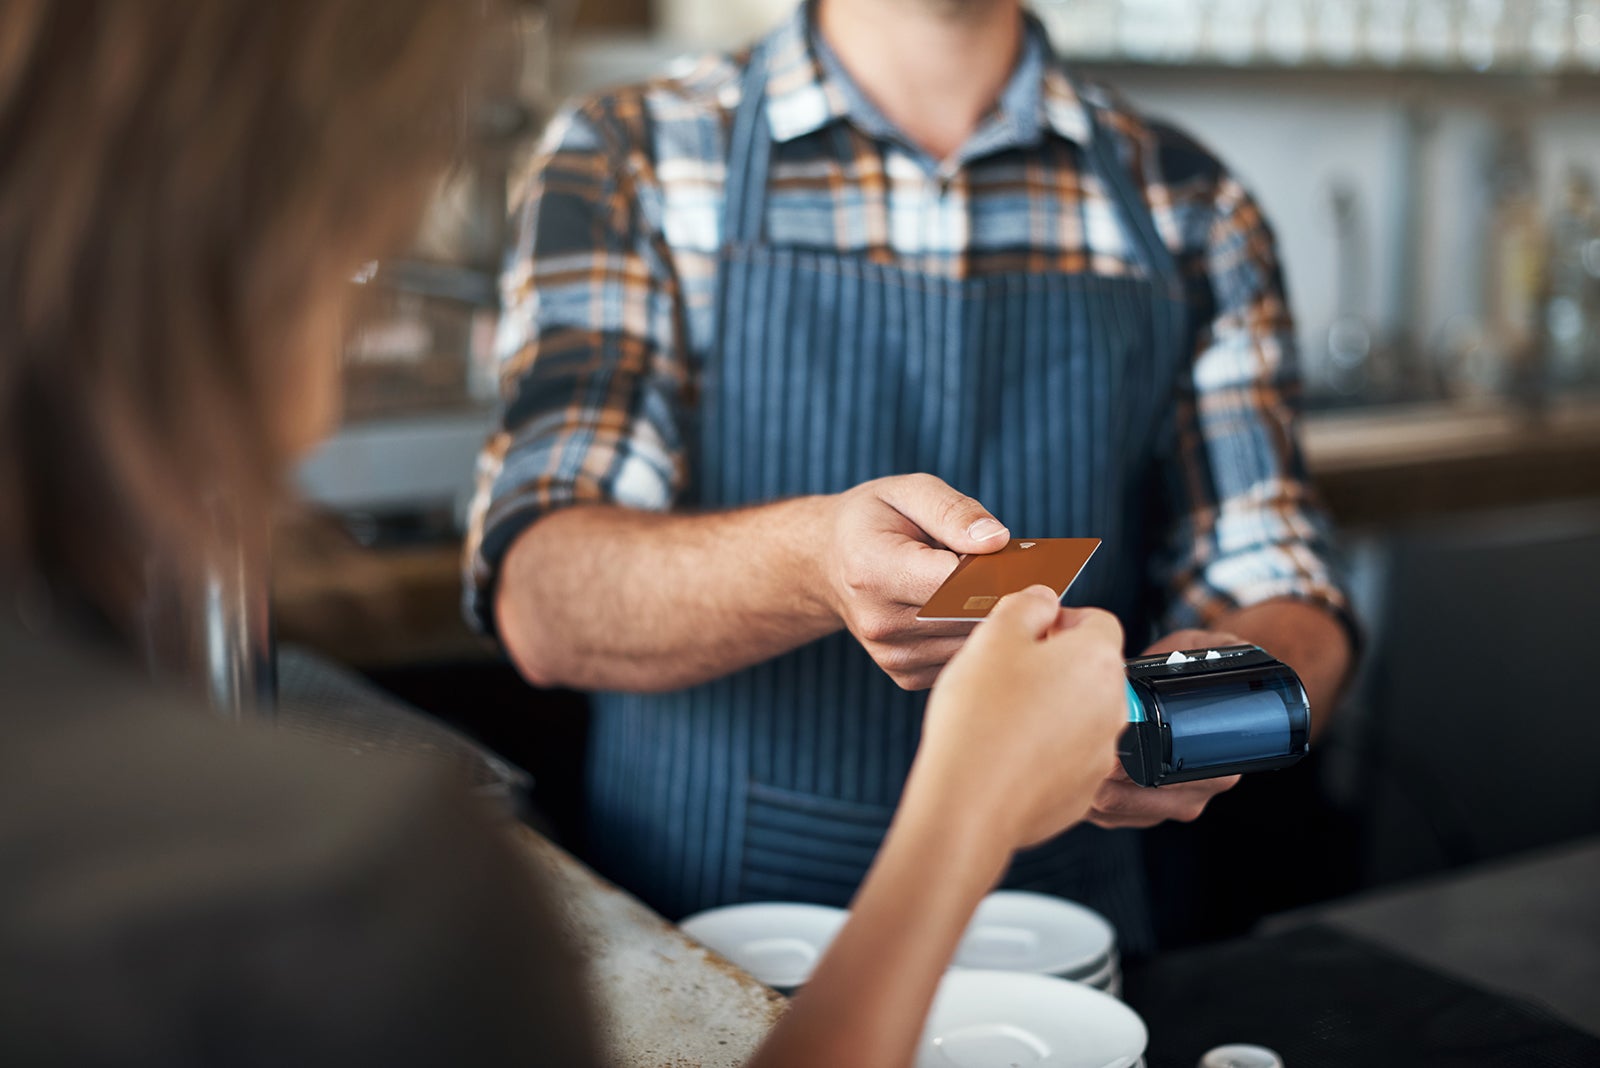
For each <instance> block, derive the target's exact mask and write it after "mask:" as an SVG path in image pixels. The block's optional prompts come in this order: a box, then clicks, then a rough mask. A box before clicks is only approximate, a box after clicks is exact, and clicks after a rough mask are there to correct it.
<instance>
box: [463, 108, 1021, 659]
mask: <svg viewBox="0 0 1600 1068" xmlns="http://www.w3.org/2000/svg"><path fill="white" fill-rule="evenodd" d="M639 112H640V105H639V102H638V101H636V100H634V101H632V102H631V103H627V104H626V105H625V106H624V105H623V104H619V102H618V100H617V99H615V98H601V99H598V100H595V101H592V102H590V103H589V104H587V105H584V106H583V107H582V108H580V109H579V110H578V111H576V112H573V113H570V114H568V115H566V116H564V117H563V118H561V119H560V120H558V121H557V122H556V123H555V124H554V125H553V128H552V133H551V140H550V143H549V146H548V148H547V150H546V152H545V154H544V155H543V157H542V158H541V161H540V163H539V165H538V167H537V168H536V170H535V172H534V180H533V181H532V182H531V183H530V185H529V187H528V191H527V193H526V195H525V198H524V207H523V208H522V210H521V212H520V216H519V217H520V225H519V231H520V232H519V236H518V239H517V241H518V244H517V249H518V255H517V256H516V258H515V262H514V265H513V267H512V269H511V270H510V271H508V272H507V276H506V280H505V293H504V305H505V311H504V314H503V319H502V323H501V339H500V344H501V348H502V352H503V354H504V366H503V370H502V379H503V381H502V385H503V393H504V396H505V406H504V409H503V412H502V414H501V425H500V427H499V430H498V432H497V433H496V434H495V435H494V436H493V437H492V438H491V440H490V442H489V444H488V446H487V447H486V448H485V450H484V453H483V455H482V457H481V458H480V461H479V482H478V495H477V497H476V499H475V501H474V507H473V515H472V523H471V528H470V532H469V538H468V564H469V574H468V597H469V607H470V611H471V612H472V614H473V616H474V617H475V618H476V620H477V622H478V623H479V624H480V625H481V626H483V627H484V628H485V629H490V630H497V631H498V633H499V636H500V637H501V639H502V641H503V642H504V644H505V647H506V649H507V650H508V652H509V653H510V654H511V656H512V658H513V659H514V660H515V661H516V663H517V665H518V666H519V667H520V668H521V670H522V671H523V673H524V674H525V675H527V676H528V677H529V678H530V679H532V680H533V681H535V682H538V683H543V684H563V685H568V686H575V687H582V688H589V689H608V690H662V689H675V688H678V687H683V686H687V685H691V684H693V683H697V682H702V681H705V680H708V679H712V678H716V677H718V676H721V675H725V674H728V673H729V672H731V671H734V670H737V669H738V668H741V667H744V666H747V665H750V664H754V663H757V662H760V661H762V660H766V659H768V658H770V657H772V656H774V655H776V654H778V653H781V652H784V651H786V650H788V649H792V648H795V647H797V646H799V645H802V644H804V643H806V642H809V641H811V640H814V639H816V638H818V637H820V636H822V635H824V634H828V633H830V632H832V631H836V630H838V629H839V628H840V627H846V628H848V629H849V630H850V631H851V633H852V634H854V635H855V636H856V637H857V638H858V639H859V640H860V641H861V643H862V645H863V646H864V647H865V648H866V649H867V651H868V652H869V653H871V654H872V656H873V657H874V659H875V660H876V661H877V662H878V663H879V665H881V666H882V667H883V669H884V670H885V671H886V672H888V673H889V675H890V676H891V677H893V678H894V679H895V681H896V682H898V683H899V684H900V685H902V686H905V687H907V688H911V689H920V688H926V687H927V686H929V685H931V684H932V681H933V677H934V675H935V674H936V673H937V672H938V670H939V669H940V668H941V667H942V666H943V665H944V663H945V662H946V661H947V660H948V659H949V658H950V656H951V655H953V654H954V652H955V650H956V649H957V648H959V647H960V641H961V639H962V637H963V636H964V634H965V633H966V631H967V630H968V629H969V628H967V627H965V626H956V627H950V626H946V627H930V626H927V625H919V624H917V623H916V622H915V619H914V617H915V614H916V607H917V606H919V605H921V604H922V602H923V601H924V600H926V599H927V597H928V596H929V595H930V594H931V593H932V592H933V591H934V590H935V589H936V588H937V587H938V586H939V584H940V583H941V582H942V581H943V580H944V578H945V577H946V576H947V575H948V574H949V573H950V571H951V570H953V569H954V567H955V564H956V554H957V553H970V552H988V551H993V550H995V549H999V548H1001V547H1002V546H1004V545H1005V543H1006V531H1005V529H1004V528H1003V527H1002V526H1001V525H1000V524H999V523H998V522H996V521H995V520H994V519H993V517H991V516H989V514H988V513H987V512H986V511H984V510H983V508H982V506H981V505H979V504H978V503H977V502H975V501H972V500H970V499H968V498H966V497H963V496H962V495H960V494H959V493H956V492H955V491H954V490H952V489H951V488H950V487H948V486H946V485H944V483H942V482H939V481H938V480H937V479H933V478H931V477H929V476H908V477H904V478H897V479H886V480H882V481H879V482H874V483H869V484H867V485H865V486H861V487H857V488H856V489H854V490H852V491H850V492H848V493H845V494H842V495H839V496H836V497H813V498H807V499H801V500H791V501H784V502H780V503H775V504H770V505H766V506H763V507H753V508H748V509H744V510H741V511H736V512H727V513H722V514H677V513H675V512H674V509H675V508H676V507H677V505H678V502H679V498H680V495H681V493H682V491H683V489H684V486H685V484H686V483H687V481H688V480H689V477H690V476H689V472H688V471H687V464H688V450H687V447H686V444H685V442H686V439H687V431H686V429H685V427H686V426H687V425H688V424H689V423H691V422H692V421H693V419H694V418H695V417H696V413H695V411H694V404H695V400H694V393H695V386H694V385H693V378H694V372H693V370H692V368H691V363H692V360H691V359H690V357H689V355H688V341H687V338H686V334H685V329H684V325H683V324H684V322H685V320H686V317H687V316H688V315H689V310H688V309H687V308H686V307H685V302H684V297H683V294H682V291H681V288H680V285H679V280H678V278H677V276H676V275H675V273H674V269H673V262H674V261H673V256H672V253H671V250H670V249H669V248H668V247H667V244H666V242H665V240H664V239H663V238H662V236H661V223H660V220H659V219H658V218H656V217H655V216H654V215H653V214H652V212H653V210H655V209H653V208H652V205H658V204H659V200H660V185H659V182H658V181H657V180H656V178H655V176H654V175H653V174H652V172H651V163H650V160H649V153H648V152H647V151H646V150H645V148H644V147H642V143H643V141H644V139H645V137H646V135H645V133H644V131H643V130H642V129H640V128H639V126H638V123H637V115H638V114H639ZM985 523H987V525H986V526H978V527H977V528H976V529H974V526H975V524H985Z"/></svg>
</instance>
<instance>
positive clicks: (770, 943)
mask: <svg viewBox="0 0 1600 1068" xmlns="http://www.w3.org/2000/svg"><path fill="white" fill-rule="evenodd" d="M848 915H849V913H847V912H845V911H844V910H843V909H833V908H828V907H827V906H825V905H796V904H788V903H785V902H770V903H769V902H763V903H760V904H753V905H729V906H727V907H726V908H720V909H710V910H708V911H706V912H701V913H696V914H695V915H693V916H690V917H689V918H688V919H686V920H684V921H683V923H682V924H681V925H680V926H681V927H682V928H683V932H684V934H686V935H688V936H689V937H690V938H693V939H694V940H695V941H697V942H699V943H701V944H702V945H705V946H709V947H710V948H712V949H714V950H716V951H717V952H718V953H721V954H722V955H723V956H724V957H727V958H728V959H729V960H731V961H733V963H735V964H737V965H738V966H739V967H741V968H743V969H744V970H745V971H747V972H749V973H750V974H751V975H753V976H755V977H756V978H757V979H759V980H761V981H762V982H763V983H766V984H767V985H768V986H775V987H784V988H790V987H797V986H800V985H801V984H803V983H804V982H805V981H806V980H807V979H810V978H811V972H812V970H813V969H814V968H816V966H817V961H818V960H820V959H821V957H822V954H823V952H824V951H825V950H826V949H827V948H828V945H829V943H831V942H832V941H833V937H834V935H836V934H838V933H839V928H840V927H843V926H844V921H845V918H846V917H847V916H848Z"/></svg>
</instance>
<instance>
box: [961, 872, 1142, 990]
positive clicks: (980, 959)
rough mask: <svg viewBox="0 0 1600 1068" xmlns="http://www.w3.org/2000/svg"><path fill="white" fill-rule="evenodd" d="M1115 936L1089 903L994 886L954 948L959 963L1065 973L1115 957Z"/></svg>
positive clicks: (1093, 970) (1089, 969)
mask: <svg viewBox="0 0 1600 1068" xmlns="http://www.w3.org/2000/svg"><path fill="white" fill-rule="evenodd" d="M1116 943H1117V936H1116V932H1115V931H1114V930H1113V929H1112V927H1111V924H1110V923H1109V922H1107V920H1106V918H1105V917H1104V916H1102V915H1100V914H1099V913H1098V912H1095V911H1094V910H1093V909H1088V908H1084V907H1083V906H1082V905H1079V904H1077V903H1076V902H1072V901H1067V900H1065V899H1063V898H1059V897H1051V896H1050V895H1048V894H1033V893H1028V892H1026V891H1022V890H997V891H995V892H994V893H992V894H990V895H989V896H988V897H986V898H984V899H983V902H982V903H981V904H980V905H979V906H978V911H977V912H976V913H975V914H974V915H973V917H972V922H971V923H970V924H969V925H968V926H967V933H966V935H965V936H963V938H962V940H961V945H960V947H959V948H957V950H956V956H955V961H954V964H955V966H956V967H958V968H984V969H990V970H994V971H1006V972H1037V973H1040V974H1043V975H1059V976H1062V977H1064V978H1068V979H1075V978H1080V977H1087V976H1091V975H1095V974H1098V973H1100V972H1103V971H1105V969H1106V968H1107V967H1108V966H1109V965H1110V964H1113V963H1115V962H1114V961H1113V957H1114V955H1115V952H1116Z"/></svg>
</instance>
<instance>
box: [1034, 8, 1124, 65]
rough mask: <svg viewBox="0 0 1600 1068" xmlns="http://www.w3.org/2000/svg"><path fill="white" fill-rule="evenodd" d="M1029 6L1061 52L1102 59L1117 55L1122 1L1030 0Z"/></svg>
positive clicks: (1067, 54) (1079, 57)
mask: <svg viewBox="0 0 1600 1068" xmlns="http://www.w3.org/2000/svg"><path fill="white" fill-rule="evenodd" d="M1032 6H1033V10H1034V14H1036V15H1038V16H1039V20H1040V21H1041V22H1043V23H1044V25H1045V28H1046V29H1047V30H1048V31H1049V32H1050V39H1051V41H1053V42H1054V43H1055V46H1056V48H1057V49H1058V50H1059V51H1060V52H1061V53H1062V54H1063V55H1066V56H1071V57H1073V58H1076V59H1102V58H1106V57H1109V56H1114V55H1116V54H1117V50H1118V45H1117V27H1118V18H1119V15H1120V13H1121V9H1122V0H1034V3H1033V5H1032Z"/></svg>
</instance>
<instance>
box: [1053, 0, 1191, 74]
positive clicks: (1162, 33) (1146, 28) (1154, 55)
mask: <svg viewBox="0 0 1600 1068" xmlns="http://www.w3.org/2000/svg"><path fill="white" fill-rule="evenodd" d="M1173 6H1174V5H1173V4H1172V3H1170V0H1122V3H1121V5H1120V10H1119V11H1118V13H1117V51H1118V53H1119V54H1120V55H1122V56H1124V57H1126V58H1128V59H1133V60H1138V61H1140V62H1144V63H1155V62H1159V61H1163V60H1165V59H1166V58H1167V47H1168V37H1169V36H1170V34H1171V30H1172V27H1171V20H1170V17H1169V16H1170V14H1171V8H1172V7H1173ZM1069 17H1070V16H1069Z"/></svg>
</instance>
